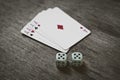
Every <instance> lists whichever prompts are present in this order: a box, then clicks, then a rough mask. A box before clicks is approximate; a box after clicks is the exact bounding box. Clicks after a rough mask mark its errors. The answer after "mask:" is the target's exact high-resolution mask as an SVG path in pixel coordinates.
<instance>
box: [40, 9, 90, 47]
mask: <svg viewBox="0 0 120 80" xmlns="http://www.w3.org/2000/svg"><path fill="white" fill-rule="evenodd" d="M46 20H47V21H46ZM38 21H39V23H41V27H40V30H41V31H42V32H43V33H45V34H46V35H47V36H49V38H51V40H54V41H55V43H57V44H58V45H60V46H61V47H62V48H63V49H69V48H70V47H71V46H73V45H74V44H75V43H77V42H78V41H80V40H82V39H83V38H84V37H86V36H87V35H88V34H90V30H88V29H87V28H85V27H84V26H83V25H81V24H80V23H78V22H77V21H75V20H74V19H73V18H71V17H70V16H69V15H67V14H66V13H64V12H63V11H62V10H60V9H59V8H54V9H53V10H52V12H51V13H49V14H48V15H46V16H45V17H42V18H39V20H38ZM41 31H39V32H41ZM41 34H42V33H41Z"/></svg>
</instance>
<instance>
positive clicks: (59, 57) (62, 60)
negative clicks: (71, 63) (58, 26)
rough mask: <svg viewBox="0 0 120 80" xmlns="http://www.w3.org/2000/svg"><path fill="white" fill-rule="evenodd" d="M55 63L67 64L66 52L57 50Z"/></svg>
mask: <svg viewBox="0 0 120 80" xmlns="http://www.w3.org/2000/svg"><path fill="white" fill-rule="evenodd" d="M56 65H57V66H58V67H65V66H67V54H66V53H61V52H59V53H57V54H56Z"/></svg>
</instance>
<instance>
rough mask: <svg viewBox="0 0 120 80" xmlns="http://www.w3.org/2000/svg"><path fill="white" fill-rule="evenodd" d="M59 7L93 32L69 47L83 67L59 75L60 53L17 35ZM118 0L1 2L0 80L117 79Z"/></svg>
mask: <svg viewBox="0 0 120 80" xmlns="http://www.w3.org/2000/svg"><path fill="white" fill-rule="evenodd" d="M56 6H57V7H60V8H61V9H62V10H64V11H65V12H66V13H67V14H69V15H70V16H72V17H73V18H74V19H76V20H77V21H78V22H80V23H81V24H83V25H84V26H86V27H87V28H88V29H90V30H91V31H92V34H91V35H89V36H88V37H87V38H85V39H84V40H82V41H81V42H79V43H78V44H76V45H75V46H73V47H72V48H71V49H70V51H69V54H68V56H69V60H71V59H70V56H71V53H72V52H74V51H80V52H82V53H83V55H84V62H85V63H84V65H83V66H81V67H80V68H79V69H74V68H72V67H69V68H66V69H64V70H63V71H60V70H58V69H57V68H56V65H55V55H56V53H57V52H58V51H56V50H54V49H52V48H50V47H48V46H46V45H44V44H42V43H39V42H37V41H34V40H32V39H30V38H28V37H26V36H23V35H21V33H20V30H21V29H22V28H23V26H24V25H25V24H27V23H28V22H29V21H30V20H31V19H32V18H33V17H34V16H35V15H36V14H37V13H39V12H41V11H42V10H45V9H47V8H53V7H56ZM119 75H120V0H0V80H120V76H119Z"/></svg>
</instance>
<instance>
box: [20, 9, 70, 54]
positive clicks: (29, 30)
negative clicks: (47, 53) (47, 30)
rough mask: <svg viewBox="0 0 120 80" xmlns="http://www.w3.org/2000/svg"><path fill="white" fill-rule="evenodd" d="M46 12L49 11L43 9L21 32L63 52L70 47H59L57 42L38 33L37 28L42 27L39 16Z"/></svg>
mask: <svg viewBox="0 0 120 80" xmlns="http://www.w3.org/2000/svg"><path fill="white" fill-rule="evenodd" d="M48 10H49V9H48ZM45 12H47V11H42V13H40V14H38V15H37V16H36V17H35V18H34V19H33V20H32V21H31V22H30V23H28V24H27V25H26V26H25V27H24V28H23V29H22V30H21V33H22V34H25V35H27V36H29V37H31V38H33V39H35V40H37V41H39V42H42V43H44V44H46V45H48V46H50V47H52V48H55V49H57V50H59V51H61V52H67V51H68V50H69V49H66V50H64V49H62V48H61V47H59V46H58V45H56V44H55V43H53V42H50V41H49V40H48V39H46V38H45V37H44V35H40V34H39V33H37V30H38V29H39V28H40V24H38V23H37V18H38V16H39V15H42V14H45ZM33 23H34V24H33Z"/></svg>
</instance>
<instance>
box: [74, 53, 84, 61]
mask: <svg viewBox="0 0 120 80" xmlns="http://www.w3.org/2000/svg"><path fill="white" fill-rule="evenodd" d="M82 59H83V56H82V54H81V53H80V52H74V53H73V54H72V60H74V61H81V60H82Z"/></svg>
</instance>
